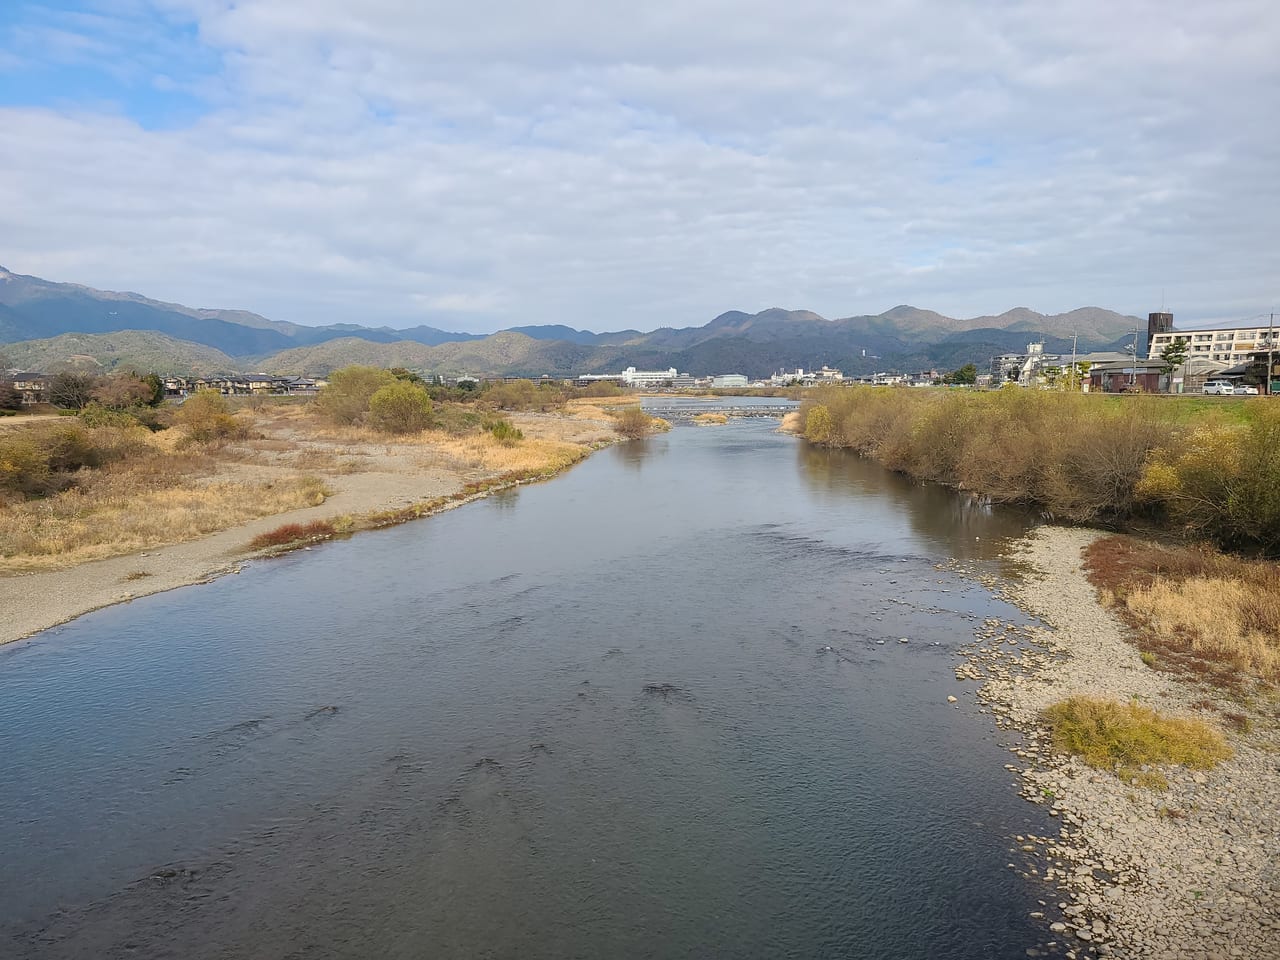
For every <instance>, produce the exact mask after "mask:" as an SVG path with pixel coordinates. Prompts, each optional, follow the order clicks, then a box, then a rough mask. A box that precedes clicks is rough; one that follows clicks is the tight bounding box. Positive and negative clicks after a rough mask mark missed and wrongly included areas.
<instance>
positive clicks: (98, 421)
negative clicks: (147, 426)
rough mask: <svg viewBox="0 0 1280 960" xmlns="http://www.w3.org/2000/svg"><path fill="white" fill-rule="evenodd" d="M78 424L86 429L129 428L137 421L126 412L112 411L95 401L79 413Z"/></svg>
mask: <svg viewBox="0 0 1280 960" xmlns="http://www.w3.org/2000/svg"><path fill="white" fill-rule="evenodd" d="M80 422H81V423H83V424H84V425H85V426H86V427H130V426H133V425H135V424H136V423H137V422H138V421H137V420H136V419H134V417H132V416H131V415H130V414H129V412H128V411H127V410H113V409H111V408H110V407H105V406H103V405H102V404H101V403H98V402H97V401H96V400H95V401H94V402H92V403H89V404H86V405H85V407H84V409H83V410H81V411H80Z"/></svg>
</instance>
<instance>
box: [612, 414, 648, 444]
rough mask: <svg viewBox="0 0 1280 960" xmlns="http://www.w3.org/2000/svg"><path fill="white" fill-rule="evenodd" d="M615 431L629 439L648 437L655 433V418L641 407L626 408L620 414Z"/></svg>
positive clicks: (614, 425) (615, 423) (615, 424)
mask: <svg viewBox="0 0 1280 960" xmlns="http://www.w3.org/2000/svg"><path fill="white" fill-rule="evenodd" d="M613 429H614V430H616V431H617V432H618V433H619V434H621V435H622V436H624V437H627V438H628V439H631V440H634V439H636V438H638V437H645V436H648V435H649V434H650V433H652V432H653V418H652V417H650V416H649V415H648V414H647V413H645V412H644V411H643V410H642V409H640V407H638V406H636V407H625V408H623V410H622V411H621V412H620V413H619V414H618V419H617V420H616V421H615V422H614V424H613Z"/></svg>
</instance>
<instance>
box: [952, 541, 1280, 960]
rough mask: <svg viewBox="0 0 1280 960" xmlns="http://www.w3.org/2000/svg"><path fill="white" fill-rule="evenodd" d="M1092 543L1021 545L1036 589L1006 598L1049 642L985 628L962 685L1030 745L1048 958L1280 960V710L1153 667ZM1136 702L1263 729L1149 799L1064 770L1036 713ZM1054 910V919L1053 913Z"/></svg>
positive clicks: (1026, 844) (1236, 736)
mask: <svg viewBox="0 0 1280 960" xmlns="http://www.w3.org/2000/svg"><path fill="white" fill-rule="evenodd" d="M1096 536H1099V534H1096V533H1094V532H1090V531H1082V530H1072V529H1064V528H1057V527H1044V528H1041V529H1040V530H1038V531H1036V532H1035V533H1034V534H1033V535H1032V536H1030V537H1028V538H1027V539H1026V540H1024V541H1022V542H1021V543H1019V544H1018V545H1017V547H1016V549H1015V553H1014V555H1015V557H1016V558H1017V559H1019V560H1021V561H1023V562H1024V563H1025V565H1026V568H1027V575H1026V577H1025V579H1024V580H1023V581H1022V582H1020V583H1017V584H1015V585H1014V586H1012V587H1011V588H1009V594H1010V599H1012V600H1013V601H1014V602H1015V603H1017V604H1018V605H1019V606H1020V607H1021V608H1023V609H1024V610H1026V611H1027V612H1029V613H1031V614H1033V615H1035V616H1036V617H1038V618H1039V619H1040V620H1041V621H1042V623H1043V624H1045V626H1044V627H1032V628H1016V627H1014V626H1013V625H1012V624H1004V623H997V622H995V621H988V622H987V623H986V624H985V625H984V629H983V631H982V632H981V633H980V634H979V636H978V643H977V645H976V646H975V647H974V648H973V649H972V650H971V651H969V652H970V662H969V663H968V664H965V665H964V666H962V667H961V668H960V669H959V670H957V676H958V677H960V678H961V679H977V680H980V681H981V682H982V687H981V689H980V691H979V698H980V700H981V701H983V702H984V703H985V705H986V706H985V708H984V709H987V710H989V711H990V712H991V713H992V714H993V715H994V716H995V717H996V719H997V722H998V723H999V725H1000V726H1002V727H1013V728H1017V729H1019V730H1022V731H1023V732H1024V733H1025V734H1026V739H1025V742H1024V744H1023V745H1022V746H1021V747H1019V748H1018V749H1017V750H1016V751H1015V753H1016V761H1017V762H1016V763H1015V764H1013V765H1011V769H1016V771H1017V772H1018V773H1019V774H1020V775H1021V777H1022V779H1023V783H1024V790H1023V793H1024V796H1026V797H1027V798H1028V799H1029V800H1031V801H1032V802H1036V803H1039V804H1042V805H1044V806H1045V807H1047V808H1049V810H1050V812H1051V814H1052V815H1053V816H1055V817H1056V818H1058V820H1059V821H1060V822H1061V824H1062V828H1061V831H1060V833H1059V834H1058V835H1057V836H1048V837H1023V838H1019V842H1020V843H1022V844H1023V846H1022V848H1021V849H1022V851H1023V852H1024V853H1025V854H1026V855H1027V857H1028V858H1029V860H1030V862H1031V863H1032V864H1033V866H1032V867H1031V868H1030V874H1031V875H1032V876H1033V877H1035V878H1039V879H1040V880H1041V881H1042V882H1043V883H1044V886H1045V893H1044V899H1045V901H1046V902H1047V908H1046V911H1045V912H1046V914H1047V916H1046V918H1045V919H1046V923H1050V924H1052V925H1051V927H1050V931H1049V933H1048V942H1049V943H1052V944H1053V946H1052V947H1047V948H1046V949H1045V950H1044V951H1043V955H1045V956H1052V955H1060V956H1066V957H1084V956H1092V955H1101V956H1113V957H1124V958H1159V960H1166V958H1167V960H1197V958H1198V960H1212V958H1227V957H1242V958H1257V960H1264V958H1280V866H1278V864H1277V856H1278V855H1280V731H1278V729H1277V722H1276V717H1275V703H1274V700H1269V701H1266V702H1263V701H1262V700H1261V699H1258V700H1255V701H1254V703H1253V704H1252V705H1250V706H1247V707H1242V705H1241V704H1240V703H1238V702H1234V701H1228V700H1226V699H1225V694H1223V693H1222V692H1221V691H1219V690H1215V689H1213V688H1211V687H1207V686H1203V685H1201V684H1198V683H1195V682H1192V681H1185V680H1181V679H1174V678H1172V677H1171V676H1170V675H1168V674H1165V673H1160V672H1157V671H1156V670H1154V669H1151V668H1150V667H1148V666H1146V665H1145V664H1144V663H1143V662H1142V660H1141V659H1140V658H1139V655H1138V651H1137V650H1136V648H1134V647H1133V646H1131V645H1129V644H1128V643H1127V642H1125V639H1124V627H1123V626H1122V625H1121V624H1120V622H1119V621H1118V620H1117V619H1116V618H1115V617H1114V616H1112V615H1111V613H1110V612H1109V611H1107V610H1106V609H1105V608H1104V607H1102V606H1101V605H1100V604H1099V603H1098V601H1097V599H1096V595H1095V591H1094V588H1093V586H1092V585H1091V584H1090V583H1089V582H1088V580H1087V579H1086V577H1085V574H1084V572H1083V570H1082V568H1081V557H1080V552H1081V550H1082V549H1083V548H1084V547H1085V546H1086V545H1087V544H1088V543H1089V542H1091V541H1092V540H1093V539H1094V538H1095V537H1096ZM1078 693H1087V694H1092V695H1095V696H1105V697H1110V698H1113V699H1116V700H1121V701H1127V700H1129V699H1130V698H1134V697H1136V698H1138V699H1139V701H1140V702H1142V703H1143V704H1145V705H1148V706H1152V707H1155V708H1156V709H1159V710H1161V711H1165V712H1170V713H1175V714H1183V715H1188V716H1196V717H1199V718H1201V719H1206V720H1208V721H1210V722H1213V721H1214V718H1215V717H1217V716H1220V715H1221V714H1220V713H1219V712H1218V711H1223V712H1225V711H1241V710H1244V711H1246V712H1249V713H1251V714H1252V716H1251V719H1252V722H1253V727H1252V730H1251V731H1250V732H1248V733H1232V734H1230V741H1231V744H1232V746H1233V747H1234V748H1235V751H1236V756H1235V758H1234V759H1232V760H1230V761H1227V762H1226V763H1223V764H1222V765H1220V766H1219V767H1217V768H1215V769H1214V770H1212V771H1208V772H1198V771H1191V770H1186V769H1178V768H1174V769H1173V770H1172V771H1168V779H1169V782H1170V787H1169V789H1168V790H1167V791H1163V792H1161V791H1153V790H1147V789H1142V788H1139V787H1137V786H1134V785H1130V784H1126V783H1122V782H1121V781H1120V780H1119V779H1118V778H1117V777H1115V776H1114V775H1111V774H1105V773H1100V772H1099V771H1097V770H1094V769H1092V768H1090V767H1088V766H1085V765H1084V764H1082V763H1080V762H1079V761H1077V760H1075V759H1074V758H1066V757H1061V756H1055V755H1054V753H1053V751H1052V749H1051V748H1050V746H1049V742H1048V736H1047V731H1045V729H1044V728H1043V727H1041V726H1040V725H1039V723H1038V720H1037V716H1038V713H1039V711H1040V710H1041V709H1042V708H1043V707H1045V706H1047V705H1048V704H1050V703H1053V702H1055V701H1058V700H1060V699H1062V698H1064V697H1067V696H1071V695H1072V694H1078ZM1055 907H1056V911H1055ZM1033 955H1034V954H1033Z"/></svg>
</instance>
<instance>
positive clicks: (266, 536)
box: [249, 520, 337, 550]
mask: <svg viewBox="0 0 1280 960" xmlns="http://www.w3.org/2000/svg"><path fill="white" fill-rule="evenodd" d="M336 532H337V531H336V530H335V528H334V525H333V521H331V520H312V521H311V522H310V523H285V524H282V525H280V526H278V527H276V528H275V529H274V530H268V531H267V532H266V533H260V534H258V535H257V536H256V537H254V538H253V539H252V540H250V541H249V546H250V547H251V548H253V549H254V550H262V549H264V548H266V547H283V546H286V545H288V544H291V543H305V542H307V541H310V540H320V539H323V538H324V537H331V536H333V535H334V533H336Z"/></svg>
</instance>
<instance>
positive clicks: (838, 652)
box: [0, 420, 1046, 960]
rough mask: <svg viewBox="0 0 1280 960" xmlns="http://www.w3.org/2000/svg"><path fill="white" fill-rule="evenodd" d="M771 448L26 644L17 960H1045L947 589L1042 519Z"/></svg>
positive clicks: (728, 439) (648, 453)
mask: <svg viewBox="0 0 1280 960" xmlns="http://www.w3.org/2000/svg"><path fill="white" fill-rule="evenodd" d="M775 426H776V424H774V423H772V422H770V421H765V420H753V421H734V422H731V423H730V424H728V425H726V426H723V427H717V428H714V429H699V428H692V427H688V428H680V427H677V428H676V429H675V430H673V431H672V432H671V433H670V434H667V435H664V436H661V437H656V438H653V439H651V440H649V441H647V442H645V443H635V444H625V445H622V446H618V447H614V448H612V449H611V450H609V451H602V452H601V454H599V455H597V456H594V457H592V458H591V459H590V460H589V461H587V462H586V463H584V464H582V465H581V466H579V467H577V468H575V469H574V470H572V471H570V472H569V473H567V474H565V475H564V476H562V477H560V478H558V479H556V480H555V481H553V482H551V483H547V484H540V485H535V486H529V487H523V488H521V490H520V493H519V495H518V497H516V496H508V497H505V498H490V499H488V500H484V501H479V502H476V503H474V504H471V505H468V506H466V507H463V508H460V509H458V510H454V511H449V512H447V513H445V514H442V515H440V516H438V517H435V518H433V519H431V520H429V521H425V522H421V523H414V524H407V525H404V526H401V527H397V528H394V529H390V530H386V531H381V532H377V533H370V534H367V535H361V536H359V537H356V538H354V539H351V540H348V541H342V542H334V543H330V544H327V545H325V546H324V547H323V548H318V549H316V550H313V551H311V552H309V553H305V554H295V555H292V556H289V557H286V558H283V559H281V560H278V561H272V562H269V563H260V564H256V565H254V566H253V567H252V568H251V570H250V571H249V572H248V573H247V574H246V575H244V576H241V577H228V578H224V579H223V580H220V581H218V582H216V583H213V584H210V585H208V586H205V587H200V588H197V589H190V590H182V591H175V592H173V593H168V594H162V595H158V596H155V597H148V598H145V599H142V600H139V601H136V602H134V603H132V604H130V605H128V606H121V607H116V608H112V609H109V610H104V611H100V612H98V613H96V614H93V615H90V616H87V617H85V618H83V619H81V620H79V621H77V622H75V623H73V624H70V625H68V626H66V627H64V628H61V629H58V630H55V631H50V632H48V633H47V634H45V635H43V636H41V637H38V638H36V639H34V640H32V641H30V642H27V643H22V644H16V645H11V646H10V647H8V648H5V649H2V650H0V731H3V733H2V734H0V736H4V737H6V738H7V739H6V742H5V744H4V754H3V756H4V760H3V763H2V764H0V806H2V807H3V809H4V810H5V811H6V816H5V817H4V818H3V819H0V853H2V854H3V860H4V863H5V869H4V870H3V871H0V905H3V907H2V911H3V912H2V913H0V954H2V955H4V956H6V957H8V956H14V957H41V958H45V957H47V958H59V960H63V958H95V960H96V958H101V957H116V956H145V957H149V958H150V957H163V956H173V957H184V958H187V957H191V958H201V957H237V958H240V957H246V958H258V957H261V958H278V957H284V956H296V957H308V958H312V957H319V958H330V957H333V958H337V957H342V958H348V957H350V958H360V957H375V956H376V957H395V958H399V957H403V958H418V957H512V958H542V957H546V958H560V957H618V958H632V957H710V956H724V957H748V958H751V957H759V958H772V957H778V956H797V957H867V958H880V957H887V958H895V960H917V958H918V960H971V958H990V960H1005V958H1009V957H1016V956H1022V955H1024V953H1025V950H1026V948H1027V947H1029V946H1032V945H1034V943H1035V931H1034V930H1033V929H1032V927H1031V921H1029V920H1028V919H1027V915H1028V913H1029V912H1030V911H1032V910H1035V909H1037V907H1036V905H1035V897H1036V895H1037V891H1035V890H1031V889H1028V888H1027V887H1026V886H1024V885H1023V883H1022V881H1020V880H1019V879H1018V877H1017V875H1016V873H1015V872H1014V871H1011V870H1009V869H1008V868H1007V867H1006V863H1007V862H1008V860H1009V858H1010V857H1011V856H1015V854H1011V853H1010V852H1009V849H1010V846H1011V844H1010V838H1011V837H1012V836H1013V835H1014V834H1017V833H1027V832H1043V831H1044V830H1045V829H1046V824H1044V823H1042V822H1040V819H1038V818H1039V814H1038V812H1037V811H1036V810H1035V809H1033V808H1030V807H1029V806H1028V805H1026V804H1024V803H1022V801H1020V800H1019V799H1018V797H1017V795H1016V792H1015V790H1014V789H1013V786H1012V784H1011V782H1010V777H1009V776H1008V775H1007V774H1006V773H1005V771H1004V770H1003V769H1002V765H1003V763H1004V762H1005V761H1006V759H1007V753H1006V752H1005V750H1004V749H1002V747H1001V746H1000V745H999V744H998V743H997V742H996V741H995V739H994V734H993V733H992V731H991V730H990V729H989V727H988V725H987V722H986V718H984V717H981V716H979V715H977V714H976V713H974V712H973V711H971V710H968V709H958V708H956V707H952V706H949V705H948V704H947V703H946V700H945V697H946V694H947V693H949V692H950V691H951V690H952V689H954V688H955V680H954V678H953V675H952V670H953V666H954V662H955V649H956V647H957V646H959V645H961V644H963V643H965V642H966V641H967V640H968V639H969V638H970V637H971V636H972V631H973V627H974V623H975V619H980V618H981V617H982V616H986V615H1000V616H1004V617H1010V616H1015V615H1016V613H1015V612H1014V611H1012V610H1010V609H1009V608H1007V607H1005V606H1004V605H1003V604H1001V603H999V602H998V601H995V600H993V599H992V598H991V597H990V596H989V595H988V594H987V593H986V592H984V591H983V590H981V589H979V588H977V587H976V586H975V585H974V584H973V583H971V582H968V581H964V580H961V579H959V578H957V577H956V576H954V575H952V574H949V573H945V572H942V571H940V570H938V569H937V568H936V565H937V564H939V563H940V562H941V561H945V560H947V559H949V558H951V557H952V556H957V555H964V556H977V557H980V556H981V555H982V554H981V552H980V548H978V547H976V546H971V544H982V543H986V542H987V541H988V540H992V539H996V538H998V537H1001V536H1004V535H1006V534H1007V533H1010V532H1013V531H1014V530H1016V529H1017V528H1018V526H1019V522H1020V521H1019V520H1018V519H1017V518H1016V517H1011V516H1009V515H1006V514H1003V513H1001V512H999V511H979V510H973V509H969V508H961V507H957V506H956V503H955V498H953V497H951V496H950V495H949V494H947V493H946V492H944V491H937V490H930V489H928V488H920V487H915V486H912V485H910V484H906V483H904V482H903V481H902V480H901V479H900V478H896V477H892V476H890V475H888V474H885V473H883V472H882V471H879V470H878V469H877V468H875V467H874V466H873V465H871V464H867V463H863V462H860V461H858V460H857V459H856V458H853V457H851V456H847V455H844V454H840V453H831V452H823V451H812V450H807V449H804V448H802V447H799V448H798V445H797V443H796V441H795V440H793V439H792V438H790V437H785V436H781V435H779V434H777V433H776V432H775ZM797 449H798V452H797ZM973 537H981V540H976V541H975V540H973V539H972V538H973ZM982 549H985V548H982ZM966 551H970V552H966ZM900 637H907V638H910V643H908V644H901V643H899V642H898V638H900Z"/></svg>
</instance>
